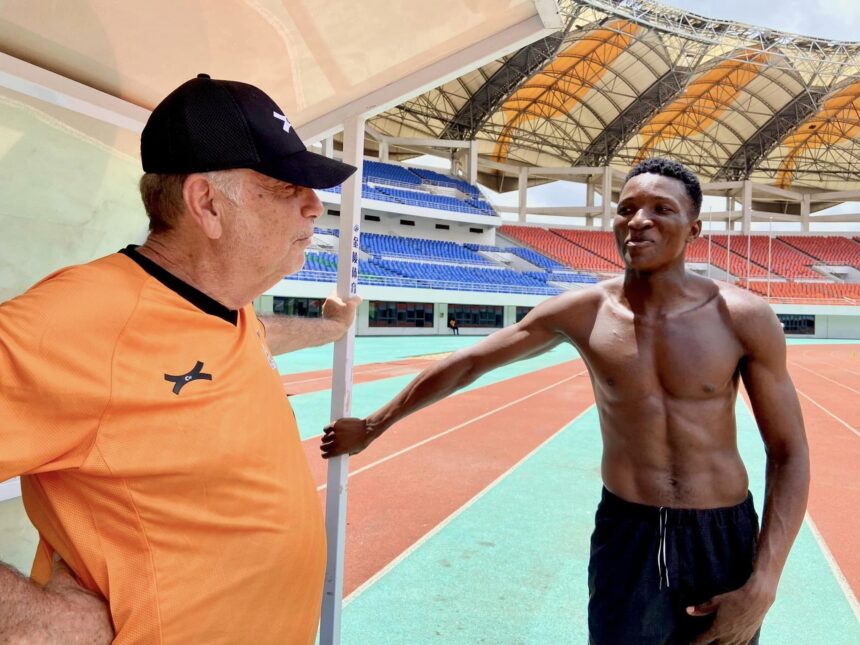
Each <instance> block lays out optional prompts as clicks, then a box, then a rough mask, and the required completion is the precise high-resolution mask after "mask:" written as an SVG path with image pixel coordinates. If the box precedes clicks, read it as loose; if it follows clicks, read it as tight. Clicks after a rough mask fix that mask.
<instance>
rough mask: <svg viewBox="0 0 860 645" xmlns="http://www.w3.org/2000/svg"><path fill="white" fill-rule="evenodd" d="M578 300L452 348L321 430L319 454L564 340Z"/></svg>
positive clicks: (357, 448) (342, 448) (565, 300)
mask: <svg viewBox="0 0 860 645" xmlns="http://www.w3.org/2000/svg"><path fill="white" fill-rule="evenodd" d="M577 298H581V297H580V296H573V297H571V296H569V295H568V294H564V295H562V296H559V297H557V298H553V299H552V300H549V301H547V302H545V303H543V304H541V305H539V306H538V307H536V308H535V309H534V310H532V311H531V312H530V313H529V315H528V316H526V317H525V318H524V319H523V320H522V321H520V322H519V323H517V324H516V325H512V326H511V327H507V328H505V329H502V330H499V331H497V332H495V333H494V334H491V335H490V336H488V337H487V338H485V339H484V340H482V341H481V342H479V343H477V344H476V345H473V346H472V347H467V348H465V349H462V350H460V351H458V352H455V353H454V354H452V355H451V356H449V357H447V358H446V359H444V360H442V361H440V362H439V363H436V364H435V365H433V366H431V367H429V368H427V369H426V370H424V371H423V372H421V373H420V374H419V375H418V376H417V377H416V378H415V379H414V380H413V381H412V382H411V383H410V384H409V385H407V386H406V388H404V389H403V390H402V391H401V392H400V393H399V394H398V395H397V396H396V397H394V399H392V400H391V401H390V402H389V403H387V404H386V405H384V406H382V407H381V408H379V409H378V410H377V411H376V412H374V413H373V414H371V415H370V416H368V417H367V418H366V419H355V418H346V419H339V420H338V421H336V422H334V423H333V424H331V425H330V426H328V427H327V428H326V429H325V434H324V436H323V441H322V446H321V449H322V453H323V457H326V458H328V457H334V456H336V455H340V454H345V453H348V454H356V453H358V452H361V451H362V450H364V449H365V448H366V447H367V446H368V445H369V444H370V443H371V442H372V441H374V440H375V439H377V438H378V437H379V436H380V435H381V434H382V433H383V432H385V431H386V430H387V429H388V428H390V427H391V426H392V425H394V424H395V423H397V422H398V421H400V420H401V419H403V418H405V417H407V416H408V415H410V414H412V413H413V412H417V411H418V410H420V409H421V408H424V407H426V406H428V405H430V404H431V403H435V402H436V401H439V400H441V399H443V398H445V397H446V396H448V395H449V394H452V393H453V392H456V391H457V390H459V389H460V388H462V387H464V386H466V385H468V384H469V383H472V382H473V381H475V380H476V379H478V378H479V377H480V376H481V375H483V374H485V373H487V372H489V371H490V370H493V369H495V368H497V367H500V366H502V365H505V364H507V363H511V362H513V361H517V360H521V359H524V358H529V357H531V356H535V355H537V354H541V353H543V352H545V351H547V350H549V349H551V348H553V347H555V346H556V345H558V344H559V343H561V342H562V341H563V340H565V339H566V338H567V336H566V333H565V331H564V330H563V327H562V324H561V323H560V321H561V320H562V318H563V316H564V315H566V316H567V317H568V318H570V317H573V316H575V311H576V309H577V303H576V300H577Z"/></svg>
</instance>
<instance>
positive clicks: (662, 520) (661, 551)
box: [657, 506, 669, 589]
mask: <svg viewBox="0 0 860 645" xmlns="http://www.w3.org/2000/svg"><path fill="white" fill-rule="evenodd" d="M657 515H658V519H659V524H660V544H659V545H658V546H657V575H658V576H659V578H660V587H659V588H660V589H662V588H663V578H664V577H665V579H666V588H667V589H668V588H669V566H668V565H667V564H666V523H667V521H668V519H669V518H668V516H669V509H668V508H666V507H664V506H661V507H660V510H659V512H658V514H657Z"/></svg>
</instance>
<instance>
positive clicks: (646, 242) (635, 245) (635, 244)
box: [624, 240, 654, 248]
mask: <svg viewBox="0 0 860 645" xmlns="http://www.w3.org/2000/svg"><path fill="white" fill-rule="evenodd" d="M653 243H654V242H652V241H651V240H627V241H626V242H625V243H624V245H625V246H630V247H633V248H639V247H642V246H647V245H649V244H653Z"/></svg>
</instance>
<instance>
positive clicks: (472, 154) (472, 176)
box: [466, 140, 478, 186]
mask: <svg viewBox="0 0 860 645" xmlns="http://www.w3.org/2000/svg"><path fill="white" fill-rule="evenodd" d="M466 167H467V172H468V173H469V183H470V184H472V185H473V186H477V185H478V142H477V141H474V140H472V141H470V142H469V163H468V164H467V166H466Z"/></svg>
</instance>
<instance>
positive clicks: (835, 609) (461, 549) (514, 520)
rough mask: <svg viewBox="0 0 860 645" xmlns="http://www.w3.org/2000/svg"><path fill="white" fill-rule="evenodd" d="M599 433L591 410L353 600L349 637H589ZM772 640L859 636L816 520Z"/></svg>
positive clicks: (787, 586)
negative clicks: (824, 550)
mask: <svg viewBox="0 0 860 645" xmlns="http://www.w3.org/2000/svg"><path fill="white" fill-rule="evenodd" d="M737 419H738V442H739V446H740V449H741V453H742V455H743V457H744V460H745V462H746V463H747V466H748V469H749V472H750V487H751V489H752V491H753V495H754V496H755V498H756V505H757V507H758V509H759V513H761V503H762V501H763V490H764V472H765V470H764V469H765V456H764V450H763V447H762V444H761V440H760V438H759V436H758V432H757V429H756V426H755V422H754V420H753V418H752V416H751V414H750V413H749V411H748V410H747V409H746V408H745V407H744V405H743V404H742V403H741V402H739V404H738V407H737ZM599 442H600V437H599V432H598V420H597V414H596V410H595V408H591V409H590V410H589V411H588V412H587V413H586V414H585V415H583V416H582V417H580V418H579V419H578V420H577V421H575V422H573V423H571V424H570V425H569V426H568V427H567V428H566V429H565V430H564V431H563V432H561V433H560V434H559V435H557V436H556V437H554V438H553V439H551V440H550V441H549V442H548V443H547V444H546V445H544V446H543V447H542V448H541V449H540V450H538V451H537V452H536V453H535V454H533V455H532V456H531V457H530V458H529V459H528V460H526V461H525V462H524V463H522V464H521V465H520V466H519V467H517V468H516V469H514V470H513V471H512V472H511V473H510V474H509V475H508V476H507V477H505V478H504V479H502V480H501V481H500V482H499V483H498V484H497V485H496V486H495V487H493V488H491V489H489V490H488V491H487V492H486V493H485V494H484V495H483V496H481V497H480V498H479V499H478V500H477V501H476V502H475V503H474V504H473V505H472V506H470V507H469V508H467V509H466V510H465V511H464V512H463V513H462V514H460V515H459V516H457V517H455V518H454V519H453V521H451V522H450V523H449V524H448V525H447V526H445V527H444V528H442V529H441V530H440V531H439V532H438V533H436V534H435V535H433V536H431V537H430V538H429V539H428V540H427V541H426V542H425V543H424V544H422V545H421V546H420V547H419V548H418V549H416V550H415V551H414V552H412V553H411V554H410V555H409V556H407V557H406V558H405V559H403V560H402V561H401V562H400V563H398V564H397V565H396V566H395V567H393V568H392V569H391V570H390V571H389V572H388V573H387V574H386V575H385V576H383V577H381V578H380V579H379V580H378V581H376V582H375V583H374V584H373V585H372V586H370V587H369V588H367V589H366V590H365V591H364V592H363V593H361V594H360V595H358V596H357V597H356V598H355V599H354V600H353V601H352V602H351V603H350V604H348V605H347V606H346V608H345V610H344V622H343V643H344V645H364V644H366V643H374V644H378V645H387V644H391V645H394V644H401V643H409V644H410V645H422V644H424V643H427V644H431V643H433V644H435V643H445V644H451V645H459V644H462V645H467V644H472V643H492V644H498V645H502V644H519V643H526V644H535V645H537V644H544V643H554V644H555V643H571V644H574V643H585V642H586V641H587V631H586V630H587V623H586V606H587V583H586V571H587V558H588V546H589V537H590V533H591V529H592V526H593V513H594V510H595V508H596V505H597V502H598V499H599V492H600V486H601V482H600V473H599V462H600V444H599ZM761 643H762V644H763V645H767V644H774V645H776V644H784V643H803V644H804V645H815V644H819V643H820V644H822V645H823V644H827V645H842V644H844V645H854V644H856V643H860V625H858V622H857V620H856V618H855V617H854V615H853V613H852V611H851V608H850V606H849V604H848V602H847V600H846V598H845V596H844V595H843V593H842V591H841V589H840V587H839V585H838V583H837V582H836V580H835V578H834V576H833V574H832V572H831V570H830V568H829V566H828V565H827V562H826V560H825V559H824V556H823V554H822V553H821V550H820V549H819V547H818V544H817V542H816V541H815V538H814V537H813V535H812V533H811V531H810V530H809V529H808V527H806V525H804V526H803V528H802V529H801V532H800V535H799V537H798V540H797V542H796V544H795V547H794V549H793V550H792V553H791V556H790V558H789V561H788V563H787V565H786V570H785V573H784V575H783V579H782V583H781V585H780V590H779V594H778V597H777V601H776V603H775V604H774V606H773V608H772V609H771V611H770V613H769V614H768V617H767V620H766V622H765V626H764V631H763V633H762V639H761Z"/></svg>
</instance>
